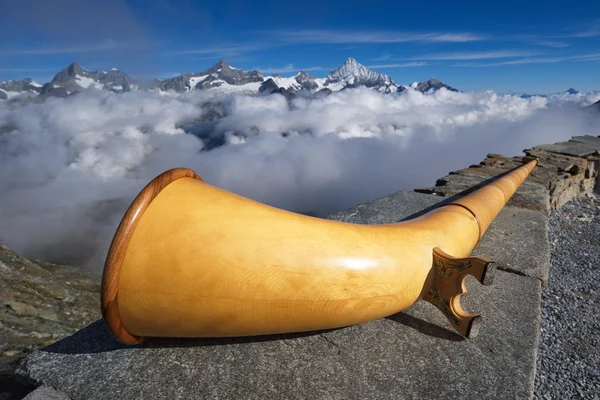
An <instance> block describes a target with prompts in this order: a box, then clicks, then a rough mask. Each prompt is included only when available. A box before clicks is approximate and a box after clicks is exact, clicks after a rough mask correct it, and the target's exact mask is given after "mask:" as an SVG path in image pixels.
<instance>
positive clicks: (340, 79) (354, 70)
mask: <svg viewBox="0 0 600 400" xmlns="http://www.w3.org/2000/svg"><path fill="white" fill-rule="evenodd" d="M323 86H324V87H326V88H328V89H330V90H333V91H337V90H343V89H349V88H353V87H358V86H366V87H368V88H374V89H377V90H378V91H380V92H384V93H391V92H395V91H397V90H398V85H397V84H396V82H394V81H393V80H392V78H390V77H389V76H387V75H384V74H382V73H379V72H376V71H373V70H371V69H369V68H367V67H365V66H364V65H362V64H359V63H358V62H357V61H356V60H355V59H354V58H352V57H348V59H347V60H346V61H345V62H344V64H342V65H341V66H340V67H339V68H337V69H334V70H333V71H331V73H330V74H329V75H327V78H325V82H323Z"/></svg>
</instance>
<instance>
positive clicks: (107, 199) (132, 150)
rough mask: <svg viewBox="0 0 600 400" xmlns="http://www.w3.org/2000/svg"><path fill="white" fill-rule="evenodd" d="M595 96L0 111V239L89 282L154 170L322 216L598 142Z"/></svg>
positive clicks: (215, 99)
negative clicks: (495, 156) (486, 162)
mask: <svg viewBox="0 0 600 400" xmlns="http://www.w3.org/2000/svg"><path fill="white" fill-rule="evenodd" d="M598 100H600V94H588V95H584V94H577V95H569V96H566V95H562V96H555V97H550V98H543V97H532V98H528V99H524V98H520V97H519V96H513V95H499V94H496V93H494V92H491V91H488V92H472V93H454V92H449V91H446V90H441V91H438V92H437V93H435V94H427V95H424V94H421V93H419V92H416V91H412V90H411V91H408V92H407V93H404V94H401V95H386V94H380V93H377V92H374V91H371V90H368V89H361V88H358V89H353V90H345V91H342V92H338V93H334V94H332V95H330V96H328V97H326V98H321V99H312V100H310V99H307V98H304V97H298V98H296V99H294V100H292V101H291V102H289V101H288V100H286V99H285V98H284V97H283V96H280V95H270V96H264V97H255V96H243V95H235V96H232V95H225V94H219V93H218V92H217V91H208V92H200V91H194V92H188V93H185V94H180V95H177V94H168V95H165V94H159V93H147V92H131V93H125V94H115V93H110V92H107V91H101V90H88V91H86V92H84V93H80V94H78V95H76V96H73V97H69V98H66V99H60V98H50V99H48V100H46V101H45V102H43V103H39V104H33V103H32V104H27V105H24V106H22V107H14V106H10V105H9V103H6V102H5V103H2V102H0V187H1V191H0V204H1V207H0V237H1V238H2V240H3V242H4V243H5V244H7V245H8V246H9V247H12V248H14V249H15V250H17V251H20V252H22V253H24V254H26V255H29V256H34V257H40V258H44V259H46V260H48V261H53V262H57V263H71V264H77V265H85V266H87V267H89V268H90V269H91V270H93V271H95V272H97V273H99V272H100V271H101V269H102V264H103V261H104V257H105V256H106V252H107V250H108V246H109V245H110V240H111V239H112V235H113V234H114V231H115V229H116V227H117V225H118V223H119V220H120V218H121V217H122V215H123V213H124V212H125V210H126V208H127V206H128V205H129V204H130V202H131V201H132V200H133V198H134V197H135V196H136V194H137V193H138V192H139V191H140V190H141V189H142V188H143V187H144V186H145V185H146V184H147V183H148V182H149V181H150V180H151V179H152V178H154V177H155V176H156V175H158V174H160V173H161V172H163V171H165V170H167V169H170V168H175V167H187V168H191V169H193V170H195V171H196V172H197V173H198V174H199V175H201V176H202V177H203V178H204V180H205V181H207V182H208V183H210V184H213V185H216V186H219V187H221V188H224V189H227V190H230V191H232V192H235V193H238V194H241V195H243V196H247V197H250V198H253V199H256V200H259V201H261V202H265V203H267V204H270V205H273V206H277V207H281V208H284V209H288V210H292V211H297V212H304V213H311V214H315V215H318V216H325V215H327V214H330V213H333V212H336V211H340V210H342V209H344V208H347V207H350V206H353V205H356V204H358V203H361V202H364V201H367V200H370V199H374V198H377V197H380V196H384V195H386V194H389V193H392V192H395V191H398V190H412V189H414V188H416V187H424V186H432V185H433V184H434V182H435V180H436V179H437V178H439V177H441V176H443V175H445V174H446V173H448V172H449V171H451V170H454V169H459V168H463V167H466V166H468V165H469V164H473V163H478V162H479V161H481V160H482V159H483V158H484V157H485V155H486V153H490V152H493V153H500V154H504V155H507V156H515V155H521V154H522V150H523V149H525V148H527V147H531V146H533V145H537V144H542V143H553V142H557V141H561V140H566V139H569V138H570V137H571V136H574V135H585V134H592V135H598V134H600V113H593V112H591V111H590V110H589V109H585V106H587V105H589V104H592V103H593V102H595V101H598ZM282 134H283V135H282ZM198 206H199V207H201V206H202V204H201V199H199V204H198Z"/></svg>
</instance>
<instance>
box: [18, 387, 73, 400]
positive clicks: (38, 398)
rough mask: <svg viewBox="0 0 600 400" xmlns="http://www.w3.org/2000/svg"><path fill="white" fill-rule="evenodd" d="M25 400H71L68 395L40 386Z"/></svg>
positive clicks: (24, 399) (24, 398)
mask: <svg viewBox="0 0 600 400" xmlns="http://www.w3.org/2000/svg"><path fill="white" fill-rule="evenodd" d="M23 400H71V399H70V398H69V396H67V395H66V394H64V393H62V392H59V391H57V390H55V389H53V388H51V387H49V386H40V387H39V388H37V389H35V390H34V391H33V392H31V393H29V394H28V395H27V396H25V397H23Z"/></svg>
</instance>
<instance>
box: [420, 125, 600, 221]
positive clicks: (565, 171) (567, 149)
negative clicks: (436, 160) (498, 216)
mask: <svg viewBox="0 0 600 400" xmlns="http://www.w3.org/2000/svg"><path fill="white" fill-rule="evenodd" d="M523 151H524V153H525V154H526V155H527V156H531V157H537V158H539V163H538V166H537V167H536V168H535V169H534V170H533V171H532V172H531V174H530V176H529V177H528V178H527V180H526V181H525V182H524V183H523V185H522V186H521V187H520V188H519V190H518V191H517V193H515V195H514V196H513V198H511V200H510V201H509V203H508V205H509V206H510V205H518V206H520V207H523V208H528V209H531V210H534V211H540V212H544V213H545V214H547V213H548V212H550V211H552V210H556V209H558V208H560V207H561V206H562V205H563V204H565V203H567V202H568V201H569V200H572V199H574V198H575V197H578V196H582V195H584V194H585V193H589V192H591V191H592V190H594V188H595V187H596V186H598V170H599V169H600V137H595V136H576V137H574V138H573V139H571V140H569V141H568V142H561V143H555V144H550V145H540V146H536V147H534V148H532V149H525V150H523ZM522 159H523V157H512V158H508V157H504V156H501V155H498V154H488V155H487V157H486V158H485V160H483V161H482V162H480V163H479V164H477V165H471V166H470V167H468V168H464V169H460V170H458V171H453V172H450V173H449V174H448V175H447V176H445V177H443V178H441V179H438V180H437V182H436V184H435V186H433V187H426V188H420V189H415V191H416V192H419V193H429V194H436V195H439V196H454V195H457V194H459V193H461V192H464V191H465V190H468V189H469V188H472V187H473V186H476V185H479V184H481V183H484V182H485V181H486V180H488V179H490V178H493V177H495V176H498V175H500V174H502V173H505V172H508V171H509V170H511V169H513V168H516V167H518V166H519V165H521V164H522ZM536 186H537V188H536ZM540 189H542V190H540Z"/></svg>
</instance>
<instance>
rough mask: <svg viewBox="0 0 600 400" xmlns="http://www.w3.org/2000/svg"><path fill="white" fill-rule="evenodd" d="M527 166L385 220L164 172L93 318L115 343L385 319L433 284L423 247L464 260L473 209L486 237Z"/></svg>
mask: <svg viewBox="0 0 600 400" xmlns="http://www.w3.org/2000/svg"><path fill="white" fill-rule="evenodd" d="M534 165H535V161H532V162H530V163H528V164H526V165H524V166H523V167H521V168H519V169H518V170H516V171H514V172H513V173H511V174H510V175H508V176H507V177H504V178H502V179H501V180H499V181H498V184H497V185H496V184H492V185H493V188H490V187H489V186H492V185H488V186H486V187H484V188H482V189H480V190H478V191H477V192H474V193H473V194H471V195H469V196H466V197H464V198H462V199H460V200H459V202H461V204H463V202H464V207H460V206H456V205H448V206H443V207H440V208H437V209H435V210H433V211H431V212H429V213H427V214H425V215H423V216H421V217H419V218H416V219H413V220H410V221H405V222H401V223H397V224H387V225H358V224H348V223H342V222H336V221H329V220H324V219H319V218H313V217H308V216H303V215H300V214H295V213H292V212H288V211H284V210H280V209H277V208H274V207H270V206H267V205H264V204H262V203H258V202H255V201H252V200H250V199H247V198H244V197H241V196H238V195H235V194H233V193H231V192H227V191H225V190H222V189H219V188H217V187H214V186H211V185H209V184H207V183H205V182H203V181H202V180H201V179H200V178H199V177H198V176H197V175H195V174H194V173H193V171H190V170H184V169H177V170H171V171H168V172H166V173H165V174H168V177H167V178H165V177H163V178H161V177H162V175H161V176H159V177H158V178H157V179H156V180H158V182H160V183H161V185H160V186H161V188H160V189H159V190H158V191H157V190H156V188H154V187H153V186H152V182H151V184H149V185H148V186H147V188H146V189H145V191H146V190H147V191H148V192H149V193H151V194H152V196H149V195H144V192H142V193H141V194H140V195H139V196H138V197H141V198H143V199H148V198H150V197H152V199H151V200H149V201H146V202H145V203H144V207H145V210H141V211H140V210H139V209H138V208H139V207H137V206H136V202H134V204H133V205H132V207H131V208H130V210H129V211H128V214H126V216H125V218H124V220H123V222H122V223H121V225H120V227H119V230H118V231H117V234H116V235H115V239H114V240H113V245H112V247H111V250H110V252H109V255H108V258H107V264H106V266H105V273H104V277H103V305H102V306H103V314H104V315H105V319H106V320H107V325H108V327H109V329H110V331H111V333H112V334H113V335H114V336H115V337H116V338H117V339H119V340H120V341H122V342H124V343H137V342H139V341H140V340H141V339H142V338H143V337H147V336H163V337H216V336H246V335H261V334H271V333H282V332H299V331H308V330H316V329H325V328H334V327H342V326H347V325H352V324H357V323H361V322H365V321H369V320H373V319H377V318H381V317H384V316H387V315H391V314H393V313H396V312H398V311H400V310H403V309H405V308H407V307H408V306H410V305H412V304H413V303H414V302H415V301H416V300H418V299H419V298H420V297H422V296H423V295H424V293H427V291H428V290H429V288H430V287H431V285H432V282H433V274H432V262H433V255H432V254H433V253H432V251H433V249H434V248H436V247H437V248H440V249H442V250H443V251H444V252H446V253H448V254H450V255H452V256H454V257H465V256H467V255H468V254H469V253H470V252H471V250H472V249H473V248H474V246H475V245H476V243H477V242H478V240H479V238H480V229H481V228H480V226H479V224H478V223H477V221H476V218H475V217H474V216H473V214H472V212H473V213H476V215H477V217H478V219H480V223H481V224H482V225H483V230H482V232H484V231H485V229H486V228H487V226H489V223H491V221H492V220H493V218H494V217H495V216H496V215H497V213H498V212H499V211H500V209H501V208H502V207H503V206H504V204H505V203H506V201H507V200H508V197H510V196H511V195H512V193H513V192H514V190H516V188H517V187H518V186H519V185H520V184H521V182H522V181H523V180H524V179H525V177H526V176H527V174H528V173H529V171H530V170H531V168H533V166H534ZM173 171H179V172H177V173H174V172H173ZM165 174H163V175H165ZM174 177H176V179H173V178H174ZM156 180H155V181H156ZM168 180H172V182H170V183H166V185H165V182H166V181H168ZM153 182H154V181H153ZM477 193H479V194H477ZM137 200H138V199H136V201H137ZM132 208H134V209H135V210H134V211H132ZM469 210H471V211H469ZM134 214H135V215H136V219H135V223H136V224H135V226H131V224H130V223H129V222H127V221H129V220H130V219H131V215H134ZM480 214H481V215H480ZM128 218H129V219H128ZM125 232H126V233H125ZM117 237H119V238H120V239H119V240H117ZM105 291H107V292H109V293H112V295H111V296H108V295H107V296H105V295H104V292H105ZM104 298H107V299H110V301H108V300H107V301H104ZM107 310H108V311H107ZM115 313H117V317H118V320H116V319H115V316H114V315H115ZM107 316H108V317H109V318H107ZM111 318H112V319H111Z"/></svg>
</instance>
